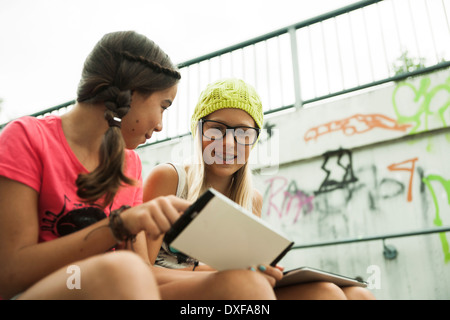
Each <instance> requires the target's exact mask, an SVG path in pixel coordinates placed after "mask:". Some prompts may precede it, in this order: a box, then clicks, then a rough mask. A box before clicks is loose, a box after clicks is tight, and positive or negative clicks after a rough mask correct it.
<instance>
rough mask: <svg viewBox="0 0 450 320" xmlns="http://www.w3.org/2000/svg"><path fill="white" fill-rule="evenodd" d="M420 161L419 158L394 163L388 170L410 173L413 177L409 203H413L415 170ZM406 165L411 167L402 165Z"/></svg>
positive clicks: (411, 178)
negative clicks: (408, 164) (409, 164)
mask: <svg viewBox="0 0 450 320" xmlns="http://www.w3.org/2000/svg"><path fill="white" fill-rule="evenodd" d="M417 160H419V158H414V159H409V160H405V161H403V162H400V163H393V164H391V165H390V166H388V169H389V170H391V171H400V170H401V171H408V172H409V173H410V174H411V175H410V177H409V187H408V202H411V201H412V181H413V175H414V168H415V167H416V161H417ZM406 163H411V167H402V165H404V164H406Z"/></svg>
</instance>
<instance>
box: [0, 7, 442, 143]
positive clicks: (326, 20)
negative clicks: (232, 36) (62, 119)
mask: <svg viewBox="0 0 450 320" xmlns="http://www.w3.org/2000/svg"><path fill="white" fill-rule="evenodd" d="M447 10H450V0H433V1H427V0H364V1H359V2H356V3H354V4H351V5H348V6H345V7H343V8H340V9H337V10H334V11H331V12H328V13H325V14H322V15H319V16H317V17H314V18H311V19H308V20H305V21H302V22H299V23H296V24H293V25H290V26H287V27H285V28H281V29H278V30H275V31H273V32H270V33H267V34H264V35H261V36H259V37H256V38H253V39H249V40H247V41H244V42H241V43H238V44H235V45H232V46H229V47H226V48H223V49H221V50H217V51H215V52H212V53H209V54H206V55H203V56H200V57H197V58H195V59H191V60H187V61H184V62H181V63H179V64H178V67H179V69H180V72H181V74H182V80H181V82H180V85H179V89H178V95H177V98H176V99H175V103H174V107H175V108H174V109H173V110H174V111H172V112H168V113H167V115H166V117H165V119H164V124H163V126H164V128H165V130H163V132H161V133H158V134H157V135H154V138H152V140H149V143H150V144H151V143H154V142H161V141H167V140H170V139H173V138H177V137H180V136H183V135H186V134H189V118H190V115H191V114H192V112H193V109H194V107H195V105H196V103H197V98H198V96H199V94H200V92H201V90H203V89H204V88H205V87H206V85H207V84H208V83H210V82H212V81H214V80H217V79H220V78H224V77H239V78H242V79H244V80H245V81H247V82H249V83H251V84H252V85H254V86H255V87H256V90H257V91H258V92H259V94H260V95H261V99H262V102H263V106H264V112H265V114H270V113H275V112H277V111H280V110H284V109H287V108H293V107H297V108H300V107H307V106H308V105H310V104H312V103H313V102H316V101H319V100H324V99H328V98H331V97H336V96H340V95H343V94H348V93H351V92H355V91H358V90H361V89H365V88H370V87H373V86H377V85H380V84H383V83H386V82H390V81H399V80H402V79H404V78H406V77H409V76H411V75H417V74H420V73H424V72H430V71H433V70H436V69H439V68H447V67H449V66H450V62H449V61H450V25H449V21H448V17H447V15H448V14H447ZM71 104H73V101H70V102H67V103H65V104H62V105H59V106H56V107H53V108H49V109H46V110H43V111H41V112H39V113H36V114H33V116H42V115H45V114H49V113H63V112H65V110H67V108H68V107H70V105H71ZM175 110H176V111H175ZM0 129H1V127H0Z"/></svg>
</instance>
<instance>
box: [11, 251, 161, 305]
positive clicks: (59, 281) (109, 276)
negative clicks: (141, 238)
mask: <svg viewBox="0 0 450 320" xmlns="http://www.w3.org/2000/svg"><path fill="white" fill-rule="evenodd" d="M73 265H76V266H77V267H79V271H80V280H81V281H80V283H81V288H80V289H76V288H74V289H69V288H68V286H67V279H68V278H69V277H70V275H71V274H70V273H69V274H68V273H67V267H65V268H62V269H60V270H58V271H56V272H54V273H52V274H50V275H49V276H47V277H46V278H44V279H42V280H41V281H39V282H37V283H36V284H35V285H33V286H32V287H30V288H29V289H28V290H26V291H25V292H24V293H23V294H22V295H20V297H19V299H45V300H56V299H62V300H72V299H73V300H75V299H77V300H78V299H89V300H95V299H159V298H160V295H159V291H158V287H157V284H156V280H155V279H154V276H153V274H152V272H151V269H150V267H149V266H148V265H147V264H146V263H145V262H144V261H143V260H142V259H141V258H140V257H139V256H138V255H136V254H134V253H132V252H129V251H117V252H112V253H105V254H102V255H98V256H95V257H91V258H88V259H86V260H82V261H79V262H76V263H74V264H73Z"/></svg>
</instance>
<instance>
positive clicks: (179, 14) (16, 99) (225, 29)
mask: <svg viewBox="0 0 450 320" xmlns="http://www.w3.org/2000/svg"><path fill="white" fill-rule="evenodd" d="M355 2H358V0H314V1H311V0H127V1H119V0H0V99H3V103H2V104H1V105H0V108H1V112H0V123H4V122H6V121H8V120H11V119H13V118H16V117H19V116H22V115H26V114H30V113H34V112H37V111H40V110H43V109H46V108H49V107H53V106H55V105H58V104H60V103H63V102H66V101H69V100H71V99H74V98H75V93H76V88H77V85H78V81H79V78H80V74H81V69H82V66H83V62H84V59H85V58H86V56H87V55H88V53H89V52H90V51H91V49H92V48H93V46H94V45H95V43H96V42H97V41H98V40H99V39H100V38H101V37H102V36H103V35H104V34H105V33H108V32H112V31H118V30H135V31H137V32H139V33H142V34H145V35H146V36H148V37H149V38H150V39H152V40H153V41H155V42H156V43H157V44H158V45H159V46H160V47H161V48H162V49H163V50H164V51H165V52H166V53H167V54H168V55H169V56H170V57H171V59H172V61H173V62H174V63H179V62H183V61H185V60H188V59H191V58H195V57H197V56H200V55H203V54H207V53H209V52H212V51H215V50H218V49H221V48H224V47H226V46H229V45H233V44H236V43H239V42H241V41H245V40H248V39H250V38H253V37H256V36H259V35H262V34H265V33H268V32H271V31H274V30H276V29H279V28H282V27H285V26H288V25H291V24H294V23H296V22H300V21H303V20H306V19H308V18H311V17H314V16H317V15H319V14H322V13H325V12H328V11H331V10H334V9H337V8H340V7H343V6H346V5H349V4H352V3H355Z"/></svg>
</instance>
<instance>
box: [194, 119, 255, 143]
mask: <svg viewBox="0 0 450 320" xmlns="http://www.w3.org/2000/svg"><path fill="white" fill-rule="evenodd" d="M200 125H201V127H202V135H203V136H204V137H205V138H208V139H210V140H221V139H223V138H224V137H225V135H226V134H227V133H228V132H230V133H232V134H233V137H234V141H236V142H237V143H238V144H240V145H244V146H251V145H253V144H255V142H256V141H257V140H258V136H259V133H260V132H261V129H259V128H254V127H246V126H237V127H231V126H229V125H226V124H225V123H222V122H219V121H214V120H204V119H200Z"/></svg>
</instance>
